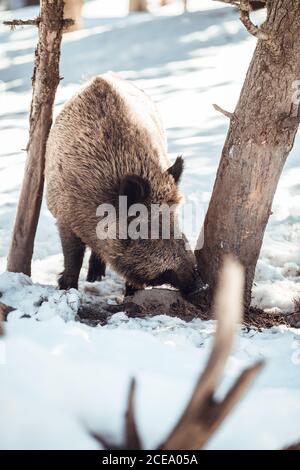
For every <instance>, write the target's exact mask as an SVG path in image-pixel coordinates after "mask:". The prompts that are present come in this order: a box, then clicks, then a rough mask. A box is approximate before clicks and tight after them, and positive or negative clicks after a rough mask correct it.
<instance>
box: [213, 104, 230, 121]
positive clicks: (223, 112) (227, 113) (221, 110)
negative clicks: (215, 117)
mask: <svg viewBox="0 0 300 470" xmlns="http://www.w3.org/2000/svg"><path fill="white" fill-rule="evenodd" d="M213 107H214V108H215V110H216V111H218V112H219V113H221V114H223V115H224V116H226V117H228V118H229V119H232V118H233V117H234V114H233V113H230V112H229V111H226V110H225V109H223V108H221V106H219V105H217V104H215V103H214V104H213Z"/></svg>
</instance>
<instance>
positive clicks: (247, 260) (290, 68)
mask: <svg viewBox="0 0 300 470" xmlns="http://www.w3.org/2000/svg"><path fill="white" fill-rule="evenodd" d="M261 31H264V32H266V36H267V37H269V39H267V40H263V39H261V40H259V41H258V44H257V47H256V50H255V52H254V56H253V58H252V61H251V63H250V66H249V69H248V72H247V76H246V80H245V83H244V86H243V88H242V91H241V95H240V98H239V101H238V104H237V106H236V109H235V111H234V113H233V115H232V116H231V119H230V127H229V131H228V135H227V138H226V142H225V145H224V148H223V151H222V156H221V161H220V165H219V169H218V172H217V176H216V181H215V184H214V189H213V193H212V197H211V200H210V204H209V208H208V211H207V214H206V217H205V221H204V227H203V230H202V234H201V238H202V248H201V246H198V249H197V250H196V257H197V261H198V265H199V268H200V270H201V272H202V275H203V278H204V281H205V282H208V283H209V285H210V287H211V290H213V289H214V287H215V283H216V279H217V273H218V271H219V268H220V263H221V260H222V258H223V256H224V254H225V253H232V254H234V255H236V256H237V257H238V259H239V260H240V261H241V262H242V264H243V265H244V267H245V269H246V297H245V300H246V303H249V302H250V300H251V287H252V283H253V278H254V273H255V267H256V263H257V259H258V256H259V252H260V249H261V245H262V241H263V236H264V232H265V228H266V225H267V222H268V219H269V216H270V214H271V206H272V201H273V197H274V193H275V190H276V187H277V183H278V180H279V177H280V174H281V172H282V169H283V165H284V163H285V161H286V158H287V156H288V154H289V152H290V151H291V149H292V147H293V143H294V139H295V135H296V132H297V129H298V125H299V115H300V113H299V103H298V102H297V100H295V99H293V96H294V95H295V88H294V84H293V82H294V81H296V80H299V79H300V55H299V50H300V0H293V1H292V2H291V1H289V0H273V1H270V2H268V15H267V20H266V22H265V23H264V25H263V26H262V28H261ZM200 244H201V242H200V240H199V245H200Z"/></svg>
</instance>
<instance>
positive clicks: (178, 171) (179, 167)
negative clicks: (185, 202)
mask: <svg viewBox="0 0 300 470" xmlns="http://www.w3.org/2000/svg"><path fill="white" fill-rule="evenodd" d="M183 166H184V161H183V158H182V156H179V157H177V158H176V160H175V163H173V165H172V166H170V168H168V170H167V172H168V173H169V175H172V176H173V178H174V180H175V183H178V181H179V180H180V177H181V175H182V172H183Z"/></svg>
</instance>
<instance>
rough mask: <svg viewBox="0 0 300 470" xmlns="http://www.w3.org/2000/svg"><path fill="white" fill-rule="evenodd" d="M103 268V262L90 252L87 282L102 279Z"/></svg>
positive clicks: (103, 274)
mask: <svg viewBox="0 0 300 470" xmlns="http://www.w3.org/2000/svg"><path fill="white" fill-rule="evenodd" d="M105 268H106V266H105V263H104V261H102V259H101V258H99V256H97V255H96V254H95V253H94V252H93V251H92V253H91V256H90V261H89V270H88V274H87V278H86V280H87V281H88V282H95V281H101V279H102V277H103V276H105Z"/></svg>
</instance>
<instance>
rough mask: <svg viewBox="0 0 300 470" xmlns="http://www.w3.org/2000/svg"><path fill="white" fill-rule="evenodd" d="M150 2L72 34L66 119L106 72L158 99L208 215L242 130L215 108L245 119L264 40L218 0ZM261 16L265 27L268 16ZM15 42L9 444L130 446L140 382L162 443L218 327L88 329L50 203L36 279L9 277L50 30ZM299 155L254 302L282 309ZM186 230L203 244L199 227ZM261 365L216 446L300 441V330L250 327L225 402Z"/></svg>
mask: <svg viewBox="0 0 300 470" xmlns="http://www.w3.org/2000/svg"><path fill="white" fill-rule="evenodd" d="M150 6H151V8H150V10H151V11H150V12H149V13H139V14H130V15H128V4H127V2H126V1H125V0H114V1H113V2H112V1H109V0H91V1H88V2H85V4H84V8H83V28H82V29H81V30H79V31H75V32H72V33H69V34H68V35H65V37H64V39H63V43H62V56H61V75H62V76H63V77H64V79H63V80H62V81H61V83H60V86H59V88H58V92H57V97H56V107H55V114H57V112H58V111H59V110H60V109H61V107H62V105H63V103H64V102H65V101H66V100H67V99H68V98H69V97H71V96H72V95H73V94H74V92H76V91H77V90H78V88H79V87H80V85H81V84H82V83H83V82H84V81H86V80H87V79H88V78H90V77H92V76H94V75H97V74H100V73H103V72H106V71H107V70H113V71H116V72H118V73H120V74H121V76H122V77H124V78H125V79H128V80H131V81H133V82H134V83H135V84H136V85H137V86H139V87H140V88H142V89H144V90H145V91H146V92H147V93H148V94H149V95H150V96H151V97H152V98H153V99H154V100H155V101H156V102H157V104H158V106H159V109H160V111H161V113H162V115H163V119H164V123H165V126H166V129H167V136H168V146H169V153H170V157H171V158H172V160H173V159H174V158H175V156H176V155H178V154H183V155H184V157H185V162H186V169H185V173H184V176H183V179H182V183H181V190H182V192H183V194H184V195H185V198H187V199H188V198H193V199H195V200H197V201H200V202H201V204H202V207H203V218H204V216H205V211H206V208H207V205H208V202H209V199H210V195H211V191H212V187H213V183H214V179H215V174H216V170H217V167H218V163H219V158H220V155H221V150H222V146H223V143H224V140H225V136H226V132H227V128H228V121H227V120H226V119H225V117H224V116H222V115H221V114H218V113H216V111H215V110H214V108H213V107H212V104H213V103H218V104H219V105H220V106H222V107H223V108H225V109H228V110H233V109H234V106H235V104H236V102H237V99H238V96H239V93H240V90H241V86H242V83H243V80H244V76H245V73H246V70H247V67H248V64H249V61H250V59H251V56H252V53H253V50H254V47H255V39H254V38H253V37H251V36H250V35H249V34H248V33H247V32H246V30H245V29H244V27H243V25H242V24H241V23H240V21H239V20H238V16H237V12H236V11H235V10H234V9H233V8H231V7H228V6H226V5H222V4H221V3H218V2H215V1H212V0H201V1H198V0H190V1H189V11H188V12H187V13H185V14H182V2H181V1H179V0H178V1H173V2H171V3H170V4H169V5H167V6H165V7H164V8H158V5H157V2H155V1H152V2H150ZM37 11H38V9H37V7H28V8H23V9H19V10H14V11H7V10H3V11H2V12H0V20H1V23H2V21H3V20H4V19H5V20H7V19H11V18H15V17H16V18H28V17H33V16H35V15H36V14H37ZM255 15H256V18H257V21H258V22H261V21H262V19H263V17H264V12H261V11H260V12H257V13H255ZM0 36H1V44H0V119H1V120H0V135H1V137H0V138H1V146H0V273H2V274H0V292H1V294H2V298H1V301H3V302H5V303H6V304H8V305H13V306H14V307H15V308H17V310H15V311H14V312H12V313H11V314H10V315H9V317H8V322H7V324H6V328H5V329H6V336H5V338H3V339H1V340H0V383H1V387H0V420H1V427H0V447H1V448H74V449H75V448H77V449H78V448H95V449H96V448H98V444H97V443H96V442H95V441H94V440H93V439H92V437H91V436H90V435H89V434H88V432H87V429H89V430H94V431H95V432H96V431H97V432H101V433H102V434H104V435H107V434H108V435H112V436H114V438H115V439H116V440H117V441H118V440H120V439H121V432H122V424H123V421H122V420H123V412H124V409H125V404H126V391H127V388H128V383H129V380H130V378H131V377H132V376H134V377H136V379H137V384H138V388H137V419H138V426H139V429H140V431H141V435H142V437H143V440H144V442H145V446H146V447H148V448H149V447H154V446H155V445H157V444H158V443H159V442H160V441H161V440H162V438H163V436H164V435H165V434H166V433H167V432H168V430H169V429H170V428H171V427H172V425H173V424H174V422H175V421H176V419H177V418H178V416H179V415H180V412H181V410H182V408H183V406H184V404H185V402H186V400H187V398H188V396H189V394H190V392H191V390H192V388H193V385H194V382H195V380H196V378H197V376H198V373H199V370H201V367H203V365H204V364H205V360H206V358H207V355H208V352H209V348H210V345H211V340H212V336H213V333H214V322H213V321H207V322H205V321H201V320H199V319H195V320H193V321H192V322H189V323H186V322H184V321H183V320H179V319H177V318H171V317H168V316H166V315H160V316H156V317H153V318H143V319H133V318H128V317H127V316H126V314H125V313H124V312H119V313H116V314H115V315H113V316H112V318H111V319H110V320H109V323H108V324H107V325H105V326H97V327H96V328H92V327H90V326H87V325H84V324H80V323H78V322H76V321H75V319H76V314H77V310H78V307H79V304H80V300H81V299H82V297H83V296H89V295H91V286H90V285H88V283H86V282H85V281H84V277H82V280H81V283H80V290H79V292H78V291H75V290H71V291H69V292H67V293H66V292H62V291H57V290H56V288H55V286H56V282H57V275H58V273H59V272H61V270H62V263H63V257H62V254H61V246H60V241H59V237H58V233H57V228H56V226H55V223H54V219H53V218H52V216H51V214H50V213H49V211H48V209H47V207H46V205H43V208H42V213H41V218H40V222H39V227H38V233H37V239H36V245H35V253H34V261H33V264H32V280H31V279H29V278H28V277H26V276H24V275H18V274H12V273H6V272H4V271H5V268H6V255H7V251H8V247H9V242H10V236H11V230H12V225H13V221H14V216H15V211H16V205H17V202H18V196H19V191H20V185H21V181H22V176H23V171H24V162H25V159H26V153H25V152H24V149H25V147H26V144H27V138H28V110H29V107H30V100H31V93H32V90H31V80H30V79H31V76H32V69H33V59H34V49H35V46H36V41H37V32H36V30H35V28H31V27H26V28H21V29H16V30H15V31H9V30H8V29H7V28H5V27H4V26H0ZM299 152H300V140H299V136H298V137H297V138H296V142H295V146H294V148H293V151H292V152H291V154H290V156H289V158H288V161H287V163H286V165H285V168H284V172H283V174H282V177H281V180H280V183H279V186H278V189H277V193H276V196H275V200H274V204H273V214H272V216H271V218H270V221H269V224H268V227H267V231H266V234H265V238H264V245H263V248H262V252H261V256H260V259H259V262H258V265H257V270H256V278H255V285H254V288H253V305H255V306H258V307H260V308H262V309H265V310H266V311H268V312H269V313H270V314H272V313H278V312H279V311H282V312H283V313H288V312H292V311H294V309H295V305H294V299H295V298H297V297H299V295H300V283H299V281H300V277H299V276H300V249H299V246H300V186H299V180H300V163H299ZM201 223H202V221H201V220H200V221H199V230H200V227H201ZM199 230H198V231H199ZM196 233H197V231H196ZM187 235H188V236H189V238H190V241H191V243H192V244H195V242H196V239H195V237H194V233H190V234H189V233H188V234H187ZM86 266H87V264H85V267H86ZM84 274H86V272H83V275H84ZM122 288H123V283H122V281H121V280H120V279H119V278H117V277H116V275H115V274H113V273H111V272H110V273H109V275H108V276H107V277H106V279H105V281H103V282H101V283H98V284H96V285H95V286H93V295H94V296H102V297H103V296H105V297H106V298H107V299H109V301H110V302H114V299H115V297H116V296H120V295H121V293H122ZM36 320H39V321H36ZM260 358H264V359H265V360H266V366H265V368H264V370H263V372H262V373H261V374H260V376H259V377H258V379H257V381H256V382H255V384H254V386H253V387H252V388H251V390H250V392H249V394H247V396H246V397H245V398H244V399H243V401H242V402H241V403H239V404H238V406H237V407H236V408H235V410H234V411H233V413H232V414H231V415H230V417H229V418H228V419H227V420H226V421H225V423H224V424H223V425H222V427H221V428H220V429H219V431H218V432H217V433H216V434H215V435H214V437H213V438H212V439H211V441H210V442H209V444H208V448H211V449H221V448H225V449H228V448H233V449H238V448H243V449H244V448H257V449H263V448H269V449H278V448H282V447H284V446H285V445H288V444H291V443H292V442H294V441H296V440H299V437H300V428H299V422H300V406H299V405H300V374H299V368H300V333H299V329H292V328H288V327H286V326H279V327H273V328H271V329H268V330H263V331H257V330H254V329H245V328H244V329H242V330H241V332H240V335H239V337H238V341H237V344H236V348H235V351H234V353H233V354H232V355H231V357H230V360H229V363H228V365H227V368H226V377H225V379H226V380H225V382H224V384H223V386H222V388H221V389H220V394H221V395H222V393H224V390H226V388H228V386H229V385H230V383H232V381H233V379H234V378H235V377H236V375H237V373H238V372H239V371H240V370H242V369H243V368H244V367H246V366H247V365H249V364H251V363H252V362H253V361H255V360H257V359H260ZM174 390H175V391H176V393H174ZM41 423H42V426H41ZM241 423H244V424H245V425H244V426H243V429H242V430H241Z"/></svg>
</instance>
